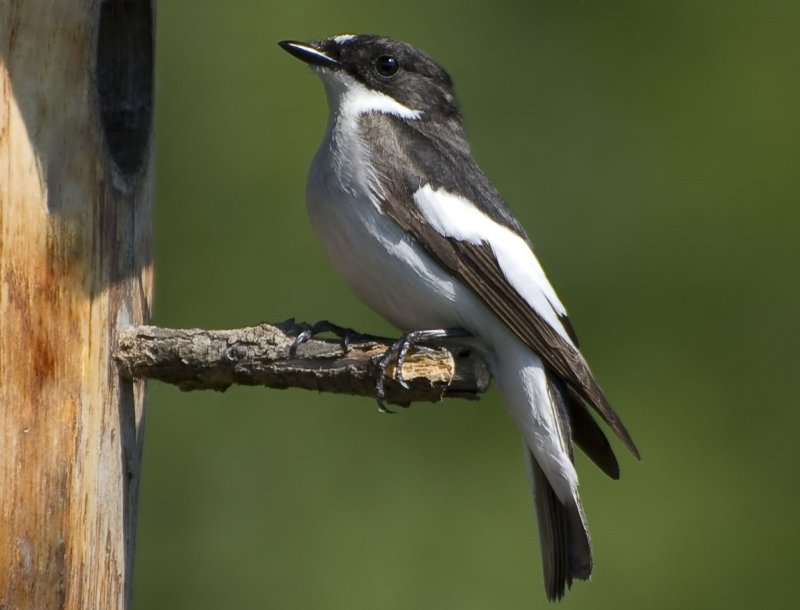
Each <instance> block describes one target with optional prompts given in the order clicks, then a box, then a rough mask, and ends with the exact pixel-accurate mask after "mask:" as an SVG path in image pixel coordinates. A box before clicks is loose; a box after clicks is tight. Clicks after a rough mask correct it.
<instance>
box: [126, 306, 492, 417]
mask: <svg viewBox="0 0 800 610" xmlns="http://www.w3.org/2000/svg"><path fill="white" fill-rule="evenodd" d="M303 328H304V326H303V325H299V324H296V323H294V322H293V321H287V322H283V323H280V324H275V325H272V324H261V325H259V326H254V327H249V328H240V329H235V330H215V331H209V330H199V329H188V330H175V329H168V328H158V327H154V326H142V327H138V328H132V329H129V330H127V331H125V332H124V333H123V334H122V336H121V337H120V342H119V351H118V352H117V355H116V359H117V362H118V364H119V367H120V372H121V373H122V375H123V376H124V377H126V378H129V379H134V378H150V379H158V380H159V381H163V382H166V383H171V384H175V385H177V386H179V387H180V388H181V389H183V390H202V389H212V390H225V389H227V388H228V387H229V386H231V385H233V384H240V385H261V386H266V387H270V388H279V389H284V388H290V387H294V388H304V389H307V390H318V391H320V392H336V393H343V394H355V395H360V396H375V383H376V379H377V376H378V375H379V367H378V365H377V360H378V358H379V357H380V355H381V354H383V353H384V352H385V351H386V349H387V348H388V347H389V346H390V345H391V341H389V340H387V339H382V338H379V337H369V336H358V337H357V338H355V339H352V340H351V341H349V342H348V345H347V347H346V348H345V346H344V343H343V341H342V340H326V341H320V340H316V339H312V340H309V341H307V342H305V343H303V344H302V345H300V346H299V348H298V349H297V353H296V354H292V353H291V351H290V347H291V345H292V343H293V342H294V339H295V337H296V336H297V335H298V334H299V333H300V332H301V331H302V330H303ZM394 373H395V370H394V367H393V366H390V367H389V368H388V369H387V377H386V399H387V402H393V403H395V404H401V405H408V404H409V403H411V402H417V401H427V402H438V401H439V400H441V399H442V397H443V396H459V397H463V398H477V396H478V395H479V394H480V393H481V392H484V391H485V390H486V388H487V387H488V385H489V372H488V369H487V367H486V365H485V364H484V363H483V362H482V361H481V360H480V359H478V358H476V357H475V356H474V355H471V354H469V353H466V352H463V351H461V352H459V351H457V350H456V351H448V350H447V349H445V348H437V349H432V348H426V347H417V348H412V350H411V351H410V352H409V354H408V356H407V358H406V360H405V363H404V365H403V375H404V378H405V379H406V381H407V382H408V383H409V385H410V388H409V389H408V390H406V389H403V388H402V387H401V386H400V384H398V383H397V382H395V381H394V379H393V378H394Z"/></svg>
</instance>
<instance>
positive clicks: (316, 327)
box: [289, 320, 363, 358]
mask: <svg viewBox="0 0 800 610" xmlns="http://www.w3.org/2000/svg"><path fill="white" fill-rule="evenodd" d="M298 326H300V327H301V328H302V329H303V330H302V331H300V334H298V335H297V336H296V337H295V338H294V341H293V342H292V345H291V346H290V347H289V355H290V356H291V357H292V358H294V357H295V356H296V355H297V348H298V347H300V346H301V345H303V343H305V342H306V341H308V340H310V339H313V338H314V337H316V336H317V335H321V334H322V333H332V334H334V335H336V336H337V337H339V338H340V339H341V340H342V351H343V352H344V353H345V354H346V353H347V349H348V348H349V347H350V343H351V342H352V341H353V339H358V338H360V337H363V335H361V334H360V333H358V332H356V331H354V330H353V329H352V328H347V327H344V326H339V325H338V324H334V323H333V322H328V321H327V320H320V321H319V322H314V324H308V323H307V322H302V323H300V324H298Z"/></svg>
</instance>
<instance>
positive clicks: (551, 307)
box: [414, 184, 574, 346]
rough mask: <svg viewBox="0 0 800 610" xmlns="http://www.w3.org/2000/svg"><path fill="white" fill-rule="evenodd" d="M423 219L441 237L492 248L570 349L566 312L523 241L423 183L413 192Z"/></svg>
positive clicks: (503, 267) (459, 200)
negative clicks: (484, 244) (563, 319)
mask: <svg viewBox="0 0 800 610" xmlns="http://www.w3.org/2000/svg"><path fill="white" fill-rule="evenodd" d="M414 201H415V202H416V204H417V205H418V206H419V209H420V211H421V212H422V214H423V216H425V219H426V220H427V221H428V222H429V223H430V224H431V225H432V226H433V228H434V229H436V230H437V231H438V232H439V233H441V234H442V235H445V236H447V237H452V238H454V239H458V240H461V241H466V242H468V243H471V244H475V245H478V244H480V243H486V244H488V245H489V246H490V247H491V248H492V252H494V256H495V258H496V259H497V263H498V264H499V265H500V269H501V270H502V272H503V274H504V275H505V277H506V279H507V280H508V282H509V284H511V286H512V287H513V288H514V290H516V291H517V292H518V293H519V295H520V296H521V297H522V298H524V299H525V301H526V302H527V303H528V305H530V306H531V307H532V308H533V309H534V311H536V313H537V314H539V315H540V316H541V317H542V318H543V319H544V320H545V321H546V322H547V323H548V324H549V325H550V326H552V327H553V329H555V330H556V331H557V332H558V334H559V335H561V336H562V337H563V338H564V339H565V340H566V341H567V342H568V343H569V344H570V345H573V346H574V343H573V342H572V339H570V337H569V334H568V333H567V331H566V329H565V328H564V326H563V325H562V324H561V321H560V320H559V319H558V316H565V315H566V313H567V312H566V309H565V308H564V305H562V304H561V301H560V300H559V298H558V296H557V295H556V293H555V290H553V287H552V286H551V285H550V282H549V281H548V279H547V276H546V275H545V273H544V269H542V266H541V265H540V264H539V261H538V260H537V258H536V256H535V255H534V253H533V251H532V250H531V249H530V247H529V246H528V244H527V242H526V241H525V240H524V239H522V238H521V237H520V236H519V235H517V234H516V233H514V232H513V231H512V230H511V229H509V228H508V227H504V226H503V225H501V224H499V223H497V222H495V221H494V220H492V219H491V218H490V217H489V216H487V215H486V214H484V213H483V212H481V211H480V210H479V209H478V208H477V207H475V205H473V204H472V203H471V202H470V201H469V200H468V199H465V198H464V197H461V196H459V195H454V194H452V193H449V192H447V191H446V190H444V189H434V188H432V187H431V186H430V185H429V184H426V185H425V186H423V187H422V188H420V189H419V190H417V191H416V192H415V193H414Z"/></svg>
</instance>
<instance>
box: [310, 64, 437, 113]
mask: <svg viewBox="0 0 800 610" xmlns="http://www.w3.org/2000/svg"><path fill="white" fill-rule="evenodd" d="M319 75H320V76H321V77H322V79H323V81H324V83H325V88H326V89H327V91H328V97H329V100H330V102H331V103H332V104H335V105H336V106H338V114H340V115H341V116H342V117H343V118H345V119H347V120H354V119H356V118H358V117H359V116H360V115H362V114H367V113H370V112H381V113H383V114H392V115H394V116H397V117H400V118H403V119H412V120H413V119H418V118H420V117H421V116H422V111H420V110H414V109H413V108H409V107H408V106H404V105H403V104H401V103H400V102H398V101H397V100H396V99H394V98H392V97H389V96H388V95H386V94H385V93H381V92H380V91H374V90H372V89H367V87H365V86H364V85H362V84H361V83H360V82H358V81H357V80H356V79H354V78H353V77H352V76H350V75H349V74H347V73H345V72H342V71H340V70H328V69H322V70H320V71H319Z"/></svg>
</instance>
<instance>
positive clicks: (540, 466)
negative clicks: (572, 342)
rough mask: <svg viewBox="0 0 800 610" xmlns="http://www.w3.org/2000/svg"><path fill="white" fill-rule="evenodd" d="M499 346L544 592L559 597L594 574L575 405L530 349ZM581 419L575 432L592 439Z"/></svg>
mask: <svg viewBox="0 0 800 610" xmlns="http://www.w3.org/2000/svg"><path fill="white" fill-rule="evenodd" d="M503 348H504V349H503V350H498V351H497V352H496V360H494V361H493V362H492V364H493V373H494V375H495V377H496V379H497V382H498V387H499V389H500V391H501V393H502V394H503V397H504V399H505V400H504V402H505V403H506V407H507V408H508V410H509V414H510V415H511V417H512V418H513V419H514V420H515V422H516V424H517V427H518V428H519V430H520V432H521V433H522V437H523V440H524V444H525V455H526V463H527V466H528V474H529V478H530V482H531V487H532V489H533V502H534V507H535V508H536V517H537V520H538V523H539V541H540V545H541V550H542V564H543V568H544V579H545V586H546V590H547V596H548V598H550V599H551V600H557V599H560V598H561V597H562V596H563V595H564V592H565V591H566V589H567V588H568V587H570V586H571V585H572V581H573V579H581V580H586V579H588V578H589V576H590V575H591V573H592V549H591V544H590V541H589V532H588V529H587V527H586V519H585V517H584V515H583V508H582V507H581V503H580V497H579V495H578V475H577V473H576V472H575V466H574V464H573V450H572V445H573V436H572V435H573V430H572V427H571V425H570V420H571V419H572V418H571V417H570V413H571V410H572V407H573V406H572V405H571V404H570V402H569V401H570V395H569V394H568V393H567V392H566V386H565V384H563V383H562V382H561V381H560V380H559V379H558V378H556V377H554V376H553V375H552V374H551V373H549V372H548V371H547V370H546V369H545V367H544V365H543V363H542V361H541V360H540V359H539V357H538V356H537V355H536V354H535V353H534V352H532V351H531V350H530V349H528V348H527V347H526V346H524V345H523V344H521V343H519V342H516V341H509V342H507V343H506V344H505V345H504V346H503ZM580 423H581V422H580V421H578V424H579V425H578V427H577V428H576V430H575V432H576V433H577V434H578V435H579V436H581V437H583V436H587V437H588V438H589V439H591V435H586V434H584V432H583V430H584V428H586V426H582V425H580ZM592 423H593V421H592ZM595 426H596V424H595ZM587 429H588V430H589V431H592V430H593V429H592V428H591V427H588V428H587ZM601 434H602V433H601ZM596 453H599V451H597V452H596Z"/></svg>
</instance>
